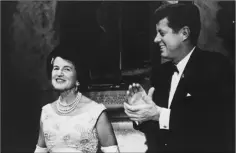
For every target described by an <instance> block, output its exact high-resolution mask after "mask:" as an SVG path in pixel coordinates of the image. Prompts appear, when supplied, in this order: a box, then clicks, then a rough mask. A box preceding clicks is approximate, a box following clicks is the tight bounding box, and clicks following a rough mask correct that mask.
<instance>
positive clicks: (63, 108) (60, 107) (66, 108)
mask: <svg viewBox="0 0 236 153" xmlns="http://www.w3.org/2000/svg"><path fill="white" fill-rule="evenodd" d="M81 98H82V94H81V93H78V94H77V96H76V98H75V100H74V101H73V102H72V103H70V104H64V103H62V102H61V100H60V99H61V97H59V99H58V100H57V104H56V107H57V111H58V112H60V113H61V114H68V113H70V112H72V111H73V110H74V109H75V108H76V107H77V105H78V104H79V102H80V100H81Z"/></svg>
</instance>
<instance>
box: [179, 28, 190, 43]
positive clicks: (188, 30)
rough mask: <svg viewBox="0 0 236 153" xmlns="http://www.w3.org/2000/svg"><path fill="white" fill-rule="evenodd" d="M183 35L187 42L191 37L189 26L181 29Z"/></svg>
mask: <svg viewBox="0 0 236 153" xmlns="http://www.w3.org/2000/svg"><path fill="white" fill-rule="evenodd" d="M180 32H181V35H182V38H183V40H186V39H188V37H189V35H190V29H189V27H188V26H184V27H183V28H182V29H181V31H180Z"/></svg>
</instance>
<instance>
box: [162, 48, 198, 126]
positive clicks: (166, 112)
mask: <svg viewBox="0 0 236 153" xmlns="http://www.w3.org/2000/svg"><path fill="white" fill-rule="evenodd" d="M194 49H195V47H193V49H192V50H191V51H190V52H189V53H188V54H187V56H185V57H184V58H183V59H182V60H181V61H180V62H179V63H178V64H177V65H176V67H177V69H178V71H179V72H174V74H173V76H172V80H171V87H170V93H169V100H168V108H161V109H162V110H161V113H160V118H159V126H160V129H167V130H168V129H169V120H170V112H171V109H170V106H171V102H172V100H173V97H174V94H175V91H176V88H177V86H178V84H179V81H180V79H181V77H183V76H182V75H183V71H184V69H185V66H186V65H187V63H188V61H189V58H190V56H191V55H192V53H193V50H194Z"/></svg>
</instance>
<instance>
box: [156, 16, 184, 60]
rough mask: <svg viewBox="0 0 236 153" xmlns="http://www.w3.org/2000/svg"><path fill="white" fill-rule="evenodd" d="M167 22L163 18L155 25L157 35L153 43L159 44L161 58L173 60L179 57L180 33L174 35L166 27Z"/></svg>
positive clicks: (181, 39) (171, 30)
mask: <svg viewBox="0 0 236 153" xmlns="http://www.w3.org/2000/svg"><path fill="white" fill-rule="evenodd" d="M168 22H169V21H168V19H167V18H164V19H162V20H160V21H159V22H158V23H157V24H156V31H157V35H156V37H155V39H154V42H155V43H158V44H159V46H160V51H161V56H162V57H163V58H167V59H171V60H175V59H178V57H179V56H180V52H181V43H182V41H183V38H182V36H181V34H180V32H177V33H175V32H174V31H173V29H171V28H170V27H169V26H168Z"/></svg>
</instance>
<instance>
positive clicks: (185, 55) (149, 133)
mask: <svg viewBox="0 0 236 153" xmlns="http://www.w3.org/2000/svg"><path fill="white" fill-rule="evenodd" d="M155 15H156V19H157V20H156V21H157V22H156V23H157V24H156V31H157V34H156V37H155V39H154V42H155V43H157V44H158V45H159V46H160V51H161V56H162V57H163V58H166V59H168V60H169V61H168V62H166V63H164V64H161V65H160V66H158V67H157V68H154V69H153V71H152V77H151V82H152V86H153V87H152V88H150V89H149V91H148V94H146V92H145V91H144V89H143V88H142V87H141V85H139V84H133V85H130V86H129V89H128V91H127V94H128V97H129V98H128V103H124V108H125V113H126V114H127V115H128V116H129V118H130V119H131V120H132V121H134V128H135V129H138V130H140V131H142V132H144V134H145V136H146V139H147V146H148V151H147V152H158V151H160V152H164V151H169V152H227V151H233V150H234V147H233V144H234V84H235V83H234V72H233V69H231V65H230V62H229V61H228V60H227V59H226V57H224V56H223V55H221V54H220V53H216V52H208V51H202V50H201V49H200V48H198V47H197V46H196V45H197V40H198V37H199V33H200V29H201V22H200V13H199V9H198V7H197V6H195V5H194V4H170V5H164V6H162V7H160V8H158V9H157V10H156V11H155Z"/></svg>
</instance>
